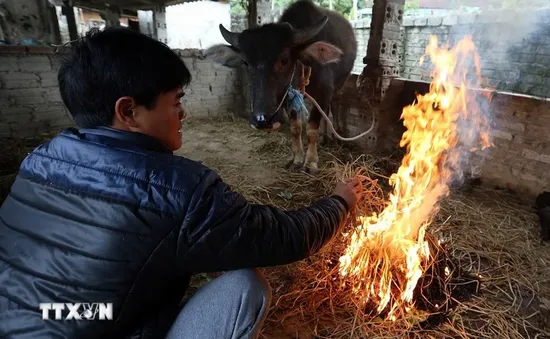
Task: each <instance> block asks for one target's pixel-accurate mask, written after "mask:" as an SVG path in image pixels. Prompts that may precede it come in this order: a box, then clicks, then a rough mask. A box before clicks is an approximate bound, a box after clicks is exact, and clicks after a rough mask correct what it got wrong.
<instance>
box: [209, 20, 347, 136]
mask: <svg viewBox="0 0 550 339" xmlns="http://www.w3.org/2000/svg"><path fill="white" fill-rule="evenodd" d="M327 20H328V18H327V17H324V18H323V19H321V20H320V21H318V22H317V23H315V24H313V25H311V26H310V27H306V28H301V29H295V28H294V27H292V25H290V24H289V23H287V22H282V23H271V24H265V25H263V26H260V27H256V28H252V29H247V30H244V31H243V32H241V33H233V32H230V31H228V30H227V29H225V27H223V25H221V24H220V31H221V34H222V36H223V38H224V39H225V40H226V41H227V42H228V43H229V46H228V45H224V44H220V45H214V46H212V47H210V48H208V49H207V50H205V51H203V57H204V58H205V59H209V60H213V61H214V62H217V63H220V64H222V65H225V66H227V67H232V68H235V67H240V66H243V65H244V66H245V67H246V70H247V73H248V76H249V80H250V85H251V90H252V93H251V94H252V97H251V100H252V113H251V116H250V125H251V126H252V127H254V128H256V129H261V130H271V129H274V128H275V129H276V128H278V126H280V124H281V122H282V121H283V119H284V116H283V112H284V111H283V109H282V107H283V100H284V99H285V94H286V91H287V89H288V86H289V85H290V84H291V81H292V78H293V76H294V75H295V76H296V77H298V76H299V75H301V69H300V68H299V67H296V65H297V62H298V60H301V61H303V62H307V59H313V60H315V61H317V62H318V63H321V64H326V63H331V62H338V61H339V60H340V58H341V56H342V54H343V53H342V51H341V50H340V49H339V48H337V47H336V46H333V45H331V44H329V43H327V42H324V41H317V42H314V43H312V42H311V40H312V38H314V37H315V36H316V35H317V34H318V33H319V32H320V31H321V29H322V28H323V27H324V26H325V24H326V23H327Z"/></svg>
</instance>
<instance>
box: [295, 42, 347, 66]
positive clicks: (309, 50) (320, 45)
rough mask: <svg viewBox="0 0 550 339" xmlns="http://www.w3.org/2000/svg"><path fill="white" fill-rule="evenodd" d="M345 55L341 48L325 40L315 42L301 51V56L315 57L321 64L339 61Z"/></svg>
mask: <svg viewBox="0 0 550 339" xmlns="http://www.w3.org/2000/svg"><path fill="white" fill-rule="evenodd" d="M343 55H344V52H342V50H341V49H340V48H338V47H336V46H334V45H332V44H329V43H328V42H324V41H317V42H314V43H312V44H311V45H309V46H307V47H305V48H304V49H302V51H301V52H300V58H308V57H309V58H313V59H315V60H317V61H318V62H319V63H321V64H328V63H332V62H338V61H340V59H341V58H342V56H343Z"/></svg>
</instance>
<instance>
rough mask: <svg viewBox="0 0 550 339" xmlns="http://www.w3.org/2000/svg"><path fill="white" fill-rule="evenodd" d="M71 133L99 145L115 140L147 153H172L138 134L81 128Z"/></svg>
mask: <svg viewBox="0 0 550 339" xmlns="http://www.w3.org/2000/svg"><path fill="white" fill-rule="evenodd" d="M73 132H76V134H80V137H85V138H87V139H93V140H94V141H97V142H100V143H101V141H102V139H104V138H108V139H115V140H117V141H121V142H123V143H125V144H130V145H131V146H134V147H136V146H137V147H139V148H142V149H146V150H149V151H155V152H162V153H170V154H172V153H173V152H172V151H171V150H170V149H169V148H168V147H167V146H166V145H165V144H164V143H162V142H161V141H159V140H158V139H156V138H153V137H151V136H149V135H146V134H143V133H139V132H129V131H123V130H120V129H116V128H112V127H96V128H81V129H79V130H78V131H76V130H73Z"/></svg>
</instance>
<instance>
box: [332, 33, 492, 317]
mask: <svg viewBox="0 0 550 339" xmlns="http://www.w3.org/2000/svg"><path fill="white" fill-rule="evenodd" d="M426 54H427V55H428V56H429V57H430V59H431V61H432V63H433V65H434V69H433V71H432V82H431V84H430V90H429V92H428V93H427V94H425V95H417V101H416V102H415V103H413V104H412V105H410V106H407V107H405V108H404V109H403V112H402V115H401V118H402V119H403V121H404V125H405V127H406V128H407V130H406V132H405V133H404V134H403V137H402V139H401V142H400V146H401V147H403V146H407V154H406V155H405V157H404V159H403V161H402V164H401V166H400V168H399V170H398V171H397V173H394V174H393V175H392V176H391V177H390V180H389V182H390V185H391V186H392V187H393V191H392V192H391V193H390V195H389V201H388V202H387V205H386V207H385V209H384V210H383V211H382V212H381V213H380V215H377V214H376V213H373V214H372V215H371V216H369V217H365V216H360V217H359V218H358V223H357V226H356V227H355V229H354V231H353V232H352V234H351V236H350V242H349V245H348V247H347V248H346V250H345V252H344V254H343V255H342V256H341V257H340V260H339V263H340V267H339V271H340V275H341V277H343V278H344V280H345V281H344V283H346V282H347V283H348V284H349V285H351V287H352V288H353V291H354V292H355V294H356V295H358V296H359V297H360V298H361V300H362V302H364V303H367V302H369V303H372V304H374V305H376V307H377V308H376V310H377V312H379V313H381V312H383V311H386V312H387V317H388V318H389V319H391V320H395V319H397V317H398V316H399V315H400V314H405V313H407V312H409V311H411V310H412V308H413V307H414V291H415V288H416V286H417V284H418V281H419V279H420V278H421V277H422V275H423V273H424V272H425V269H426V268H427V267H428V266H429V264H430V260H431V259H432V258H431V257H430V248H429V246H428V242H427V241H426V240H425V234H426V228H427V227H428V225H429V224H430V223H431V220H430V219H431V218H432V217H433V216H434V215H435V214H436V213H437V212H438V206H437V204H438V201H439V200H441V199H442V198H443V197H445V196H446V195H447V194H448V193H449V184H450V182H451V180H453V179H461V177H462V171H461V165H462V162H463V161H464V160H465V156H467V154H468V152H469V151H475V150H478V149H480V148H481V149H485V148H487V147H490V146H491V142H490V141H489V133H488V132H489V124H488V122H487V120H486V119H485V118H484V117H483V115H482V114H481V110H480V109H479V107H477V102H476V101H475V98H472V97H471V96H469V95H468V93H467V90H466V87H467V85H469V86H472V83H471V80H472V78H473V80H477V81H479V80H480V73H479V57H478V55H477V54H476V53H475V45H474V43H473V41H472V40H471V38H469V37H467V38H465V39H463V40H461V41H460V42H459V43H458V44H457V45H456V46H455V47H454V48H452V49H446V48H439V47H438V46H437V38H436V37H435V36H431V37H430V41H429V44H428V46H427V47H426ZM468 57H473V66H475V69H476V74H475V75H474V76H473V77H472V76H469V75H468V69H469V68H471V67H469V66H472V65H471V62H470V61H471V59H468ZM420 62H421V64H422V63H423V62H424V56H423V57H422V58H421V60H420ZM469 62H470V63H469ZM469 80H470V82H469ZM474 86H475V84H474Z"/></svg>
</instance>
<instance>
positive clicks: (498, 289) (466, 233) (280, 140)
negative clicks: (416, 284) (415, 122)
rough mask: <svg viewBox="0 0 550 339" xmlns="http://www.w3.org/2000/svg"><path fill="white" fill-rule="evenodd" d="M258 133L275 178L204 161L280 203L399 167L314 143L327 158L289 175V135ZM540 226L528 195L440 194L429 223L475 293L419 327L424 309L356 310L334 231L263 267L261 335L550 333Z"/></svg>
mask: <svg viewBox="0 0 550 339" xmlns="http://www.w3.org/2000/svg"><path fill="white" fill-rule="evenodd" d="M214 123H215V122H214ZM236 123H237V124H238V122H236ZM223 124H227V121H225V122H223ZM243 131H244V130H239V133H243ZM249 133H256V132H249ZM262 137H264V138H267V141H266V143H265V144H264V145H263V146H262V147H260V148H259V149H258V150H257V151H256V154H257V156H258V159H260V160H262V161H265V162H266V166H270V167H271V168H272V169H273V170H274V172H275V173H276V175H277V180H275V184H273V185H269V186H262V185H259V184H258V183H257V182H253V183H251V182H250V180H247V178H246V176H245V175H243V174H242V173H241V171H239V168H238V166H235V167H234V168H232V167H224V164H216V163H215V162H214V163H210V164H209V165H211V166H213V167H214V168H216V169H218V171H219V172H220V174H221V176H222V177H223V178H224V179H225V180H227V181H229V182H233V183H237V184H235V185H234V187H235V189H236V190H238V191H240V192H241V193H243V194H244V195H245V196H246V197H247V198H248V199H250V200H251V201H252V202H259V203H268V204H273V205H276V206H278V207H281V208H283V209H293V208H299V207H303V206H307V205H309V204H310V203H311V202H313V201H315V200H316V199H318V198H320V197H322V196H324V195H327V194H330V193H331V191H332V189H333V188H334V185H335V181H336V179H338V178H340V177H342V175H349V173H353V172H354V171H355V170H358V169H362V170H363V174H364V175H367V176H368V177H370V178H371V179H376V180H379V182H380V184H381V186H384V184H386V183H387V177H388V175H389V174H390V173H391V172H388V168H392V171H393V170H395V168H396V167H397V165H398V164H395V163H391V161H388V159H384V160H380V159H378V158H377V157H374V156H368V155H362V156H357V153H355V152H354V151H353V150H351V151H350V150H348V149H346V148H341V147H335V146H333V147H330V148H323V149H322V150H321V151H320V158H321V161H320V163H321V164H325V165H326V166H325V168H323V171H322V172H321V174H320V175H319V176H310V175H308V174H305V173H293V172H289V171H286V170H284V169H282V167H283V165H284V163H285V161H286V159H288V157H289V155H290V142H289V139H288V135H280V134H272V135H268V136H266V135H263V136H262ZM339 159H341V160H339ZM377 159H378V160H377ZM388 164H389V165H391V166H388ZM343 173H348V174H343ZM271 175H273V174H271ZM370 188H371V190H372V192H371V196H372V197H373V200H372V201H371V202H370V204H371V208H372V210H376V209H380V207H381V206H383V199H384V198H383V195H381V191H380V190H379V189H378V188H374V187H370ZM386 188H387V185H386ZM348 227H349V226H348ZM538 227H539V226H538V221H537V219H536V216H535V215H534V213H533V211H532V210H531V208H530V204H529V202H525V201H524V200H522V199H521V198H520V197H518V196H514V195H512V194H509V193H507V192H504V191H494V190H490V189H485V188H480V187H474V186H472V187H468V186H466V187H463V188H461V189H458V190H454V191H453V192H452V194H451V196H450V197H449V198H447V199H445V200H443V201H442V202H441V209H440V212H439V213H438V214H437V216H436V218H435V220H434V222H433V223H432V225H431V226H430V227H429V230H430V232H432V233H435V234H438V235H439V237H440V238H441V239H443V241H444V243H445V244H446V246H447V247H448V248H449V250H450V254H451V255H452V257H453V258H454V259H455V260H456V261H457V263H458V264H459V266H460V268H462V269H464V270H466V271H469V272H470V273H471V274H473V275H476V276H480V280H481V286H480V291H479V292H480V293H479V294H478V295H476V296H473V297H472V298H471V299H470V300H468V301H466V302H460V301H458V300H453V301H455V302H456V303H457V304H458V306H456V307H455V308H454V309H453V310H452V311H451V312H450V313H449V314H447V315H445V316H444V317H442V318H441V320H442V322H441V323H440V324H438V325H436V326H428V327H425V328H422V327H421V326H419V324H422V321H423V320H425V319H426V315H425V314H415V315H411V316H410V317H409V318H408V319H402V320H399V321H396V322H383V321H381V319H380V318H374V319H369V318H365V317H362V316H360V314H359V313H358V310H357V307H355V305H354V304H353V302H352V301H351V300H352V298H351V297H350V295H349V291H344V290H341V289H339V287H338V285H337V284H336V280H337V276H338V275H337V263H338V258H339V257H340V255H341V254H342V253H343V250H344V248H345V245H346V243H345V240H344V238H343V237H342V236H339V237H337V238H336V239H334V241H332V242H331V243H330V244H329V245H328V246H326V247H325V248H324V249H323V250H322V251H321V252H320V253H318V254H316V255H315V256H313V257H311V258H309V259H307V260H304V261H301V262H298V263H295V264H292V265H287V266H283V267H277V268H266V269H264V270H263V271H264V273H265V274H266V275H267V277H268V279H269V280H270V282H271V284H272V286H273V288H274V299H273V305H272V309H271V311H270V314H269V317H268V319H267V321H266V324H265V327H264V331H263V333H262V337H263V338H363V337H369V338H396V337H412V338H444V337H445V338H446V337H453V338H456V337H459V338H535V337H538V338H542V337H547V336H550V325H549V324H548V319H550V311H549V309H550V247H549V246H547V245H541V244H540V240H539V237H538Z"/></svg>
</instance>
